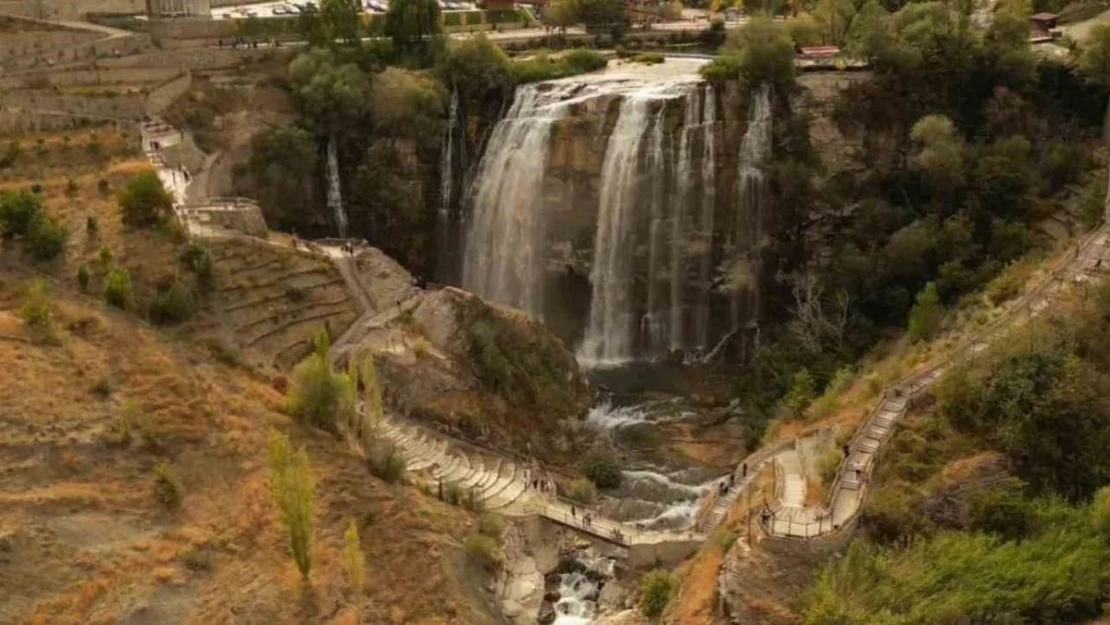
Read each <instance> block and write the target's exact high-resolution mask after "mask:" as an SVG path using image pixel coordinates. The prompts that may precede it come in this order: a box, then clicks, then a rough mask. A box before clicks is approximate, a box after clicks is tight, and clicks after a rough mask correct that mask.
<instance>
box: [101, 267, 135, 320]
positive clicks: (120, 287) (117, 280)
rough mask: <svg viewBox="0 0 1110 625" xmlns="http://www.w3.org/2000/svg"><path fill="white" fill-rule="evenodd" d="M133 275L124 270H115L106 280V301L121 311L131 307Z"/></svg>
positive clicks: (109, 273)
mask: <svg viewBox="0 0 1110 625" xmlns="http://www.w3.org/2000/svg"><path fill="white" fill-rule="evenodd" d="M132 300H133V295H132V292H131V273H130V272H129V271H127V270H126V269H123V268H119V267H116V268H113V269H111V270H110V271H109V272H108V275H107V276H106V277H105V278H104V301H106V302H108V304H110V305H112V306H115V307H116V308H119V309H121V310H127V309H128V308H130V307H131V303H132Z"/></svg>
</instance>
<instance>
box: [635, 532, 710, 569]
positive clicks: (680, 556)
mask: <svg viewBox="0 0 1110 625" xmlns="http://www.w3.org/2000/svg"><path fill="white" fill-rule="evenodd" d="M701 545H702V541H700V540H694V539H692V538H691V539H690V540H668V541H662V542H658V543H637V544H634V545H632V546H631V547H629V548H628V566H629V567H630V568H633V569H650V568H656V567H662V568H668V569H669V568H674V567H676V566H678V564H679V563H680V562H682V561H683V560H685V559H686V558H689V557H690V556H691V555H693V554H694V553H695V552H697V550H698V549H699V548H700V547H701Z"/></svg>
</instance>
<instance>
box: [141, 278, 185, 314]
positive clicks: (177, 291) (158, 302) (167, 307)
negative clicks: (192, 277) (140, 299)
mask: <svg viewBox="0 0 1110 625" xmlns="http://www.w3.org/2000/svg"><path fill="white" fill-rule="evenodd" d="M195 308H196V300H195V299H194V298H193V293H192V291H191V290H190V289H189V287H188V286H186V285H185V283H184V282H182V281H181V280H180V279H178V278H177V276H173V278H172V281H171V283H170V284H169V286H167V287H166V288H164V289H163V288H159V289H158V291H157V292H156V293H155V294H154V297H153V298H152V299H151V300H150V309H149V311H148V312H149V315H150V320H151V321H152V322H154V323H157V324H162V325H173V324H177V323H182V322H184V321H187V320H188V319H189V318H190V317H192V316H193V311H194V309H195Z"/></svg>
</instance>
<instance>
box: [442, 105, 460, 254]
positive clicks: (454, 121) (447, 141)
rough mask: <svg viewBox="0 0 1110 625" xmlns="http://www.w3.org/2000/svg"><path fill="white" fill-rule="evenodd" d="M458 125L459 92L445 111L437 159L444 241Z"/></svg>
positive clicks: (451, 188)
mask: <svg viewBox="0 0 1110 625" xmlns="http://www.w3.org/2000/svg"><path fill="white" fill-rule="evenodd" d="M458 125H459V91H458V90H457V89H456V90H455V91H452V92H451V107H450V109H448V111H447V129H446V130H445V131H444V134H445V135H446V136H445V137H444V138H443V154H442V155H441V156H440V159H439V170H440V185H439V228H440V234H441V239H440V240H446V238H447V230H449V229H450V228H449V226H450V221H449V220H450V218H451V194H452V192H453V191H454V188H453V187H454V184H455V176H454V171H455V169H454V164H455V133H456V132H457V131H456V128H457V127H458Z"/></svg>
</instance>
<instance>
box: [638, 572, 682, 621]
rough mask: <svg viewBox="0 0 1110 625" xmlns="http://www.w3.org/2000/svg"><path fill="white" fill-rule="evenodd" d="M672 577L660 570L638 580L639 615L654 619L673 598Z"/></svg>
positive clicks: (673, 583)
mask: <svg viewBox="0 0 1110 625" xmlns="http://www.w3.org/2000/svg"><path fill="white" fill-rule="evenodd" d="M674 591H675V580H674V576H673V575H671V574H670V573H668V572H667V571H664V570H662V569H655V570H654V571H650V572H648V573H646V574H644V576H643V577H641V578H640V613H641V614H643V615H644V616H646V617H648V618H651V619H653V618H656V617H658V616H659V615H661V614H663V610H664V609H665V608H666V607H667V604H668V603H670V601H671V597H673V596H674Z"/></svg>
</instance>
